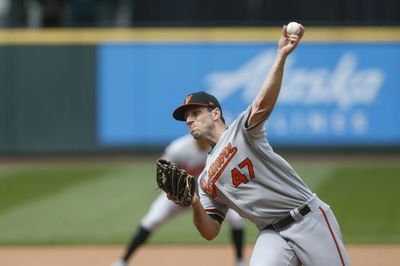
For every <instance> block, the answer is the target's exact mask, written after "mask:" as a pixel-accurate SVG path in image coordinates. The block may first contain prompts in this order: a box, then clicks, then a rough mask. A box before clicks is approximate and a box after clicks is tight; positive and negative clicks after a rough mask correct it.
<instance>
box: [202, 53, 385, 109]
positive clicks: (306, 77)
mask: <svg viewBox="0 0 400 266" xmlns="http://www.w3.org/2000/svg"><path fill="white" fill-rule="evenodd" d="M275 54H276V52H275V49H269V50H266V51H265V52H263V53H261V54H259V55H257V56H256V57H254V58H252V59H250V60H249V61H248V62H247V63H246V64H244V65H242V66H241V67H239V68H238V69H236V70H233V71H231V72H211V73H210V74H209V75H207V76H206V78H205V82H206V85H207V87H208V88H209V92H210V93H211V94H213V95H215V96H216V97H217V98H218V99H220V101H224V99H226V98H228V97H229V96H230V95H232V94H233V93H235V92H236V91H238V90H241V89H242V90H243V91H242V96H243V99H244V100H245V101H246V102H251V101H252V100H253V99H254V98H255V96H256V95H257V93H258V91H259V89H260V87H261V85H262V83H263V81H264V79H265V76H266V73H267V72H268V70H269V69H270V68H271V66H272V64H273V62H274V59H275ZM294 62H295V59H294V57H289V58H288V60H287V62H286V69H285V78H284V80H283V84H282V88H287V89H282V91H281V94H280V96H279V102H280V103H281V104H291V105H295V104H305V105H313V104H335V105H337V106H338V107H339V108H340V109H341V110H342V111H346V110H347V109H348V108H351V107H352V106H353V105H356V104H365V105H367V104H370V103H371V102H373V101H374V100H375V99H376V97H377V95H378V93H379V90H380V89H381V88H382V85H383V82H384V79H385V77H384V73H383V70H381V69H379V68H378V67H376V68H373V67H370V68H364V69H359V68H357V64H358V58H357V56H356V55H355V54H354V53H351V52H348V53H345V54H343V55H342V56H341V57H339V58H338V60H337V63H336V66H335V67H334V69H330V68H328V67H327V66H324V65H321V66H318V67H314V68H311V67H307V68H306V67H294Z"/></svg>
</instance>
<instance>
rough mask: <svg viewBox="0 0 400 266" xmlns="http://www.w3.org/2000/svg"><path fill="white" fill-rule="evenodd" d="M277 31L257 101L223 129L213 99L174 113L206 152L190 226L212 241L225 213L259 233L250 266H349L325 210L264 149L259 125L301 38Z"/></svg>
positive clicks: (189, 100)
mask: <svg viewBox="0 0 400 266" xmlns="http://www.w3.org/2000/svg"><path fill="white" fill-rule="evenodd" d="M303 33H304V28H303V27H301V31H300V33H299V35H290V36H288V35H287V31H286V26H284V27H283V30H282V33H281V36H280V40H279V43H278V53H277V56H276V58H275V62H274V64H273V65H272V67H271V69H270V71H269V73H268V75H267V77H266V80H265V82H264V84H263V85H262V88H261V89H260V91H259V92H258V94H257V96H256V98H255V99H254V101H253V102H252V103H251V105H250V106H249V107H248V108H247V110H246V111H244V112H243V113H241V114H240V115H239V116H238V117H237V118H236V120H235V121H234V122H233V123H232V124H231V125H230V126H229V128H227V127H226V125H225V123H224V121H223V119H222V110H221V107H220V104H219V102H218V101H217V99H216V98H215V97H214V96H212V95H210V94H207V93H205V92H199V93H193V94H191V95H188V96H187V97H186V99H185V102H184V104H183V105H181V106H179V107H178V108H177V109H176V110H175V111H174V113H173V116H174V118H175V119H177V120H181V121H186V123H187V126H188V129H189V131H190V133H191V134H192V136H194V137H195V138H196V139H205V140H207V142H208V143H209V144H210V145H211V147H212V150H211V151H210V152H209V155H208V158H207V164H206V167H205V169H204V171H203V172H202V173H201V175H200V176H199V184H200V186H201V188H200V189H199V196H200V198H199V197H198V196H196V195H195V196H194V198H193V200H192V210H193V222H194V224H195V226H196V227H197V229H198V231H199V232H200V234H201V235H202V236H203V237H204V238H206V239H208V240H211V239H213V238H215V237H216V236H217V235H218V233H219V231H220V228H221V223H222V221H223V220H224V218H225V214H226V212H227V210H228V209H229V208H232V209H234V210H235V211H237V212H238V213H239V214H240V215H241V216H242V217H244V218H247V219H249V220H250V221H252V222H253V223H254V224H255V225H256V226H257V228H258V229H259V230H260V233H259V235H258V238H257V241H256V243H255V246H254V250H253V253H252V256H251V262H250V265H251V266H267V265H268V266H270V265H300V264H303V265H306V266H310V265H315V266H319V265H324V266H337V265H349V263H350V262H349V258H348V255H347V253H346V250H345V247H344V244H343V241H342V235H341V232H340V229H339V225H338V223H337V221H336V219H335V216H334V214H333V212H332V211H331V209H330V207H329V206H328V205H327V204H326V203H324V202H323V201H321V200H320V199H319V198H318V197H317V196H316V195H315V194H313V193H312V192H311V190H310V189H309V188H308V186H307V185H306V184H305V183H304V182H303V181H302V179H301V178H300V177H299V175H298V174H297V173H296V172H295V170H294V169H293V168H292V167H291V166H290V165H289V164H288V163H287V162H286V161H285V160H284V159H283V158H282V157H281V156H279V155H278V154H276V153H275V152H274V151H273V150H272V148H271V146H270V145H269V143H268V141H267V139H266V135H265V131H264V123H265V121H266V120H267V118H268V117H269V115H270V114H271V112H272V110H273V108H274V106H275V103H276V100H277V98H278V95H279V91H280V87H281V83H282V78H283V70H284V64H285V61H286V57H287V56H288V55H289V54H290V53H291V52H292V51H293V50H294V49H295V48H296V46H297V44H298V42H299V41H300V39H301V38H302V36H303Z"/></svg>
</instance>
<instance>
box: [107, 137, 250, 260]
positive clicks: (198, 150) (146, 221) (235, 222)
mask: <svg viewBox="0 0 400 266" xmlns="http://www.w3.org/2000/svg"><path fill="white" fill-rule="evenodd" d="M209 150H210V146H209V145H208V143H207V142H206V141H204V140H195V139H194V138H193V137H192V136H191V135H186V136H183V137H180V138H178V139H176V140H175V141H173V142H172V143H171V144H170V145H168V147H167V148H166V150H165V152H164V155H163V158H165V159H167V160H169V161H171V162H174V163H176V164H177V165H178V166H180V167H181V168H183V169H185V170H186V171H187V172H188V173H189V174H191V175H193V176H198V175H199V174H200V173H201V172H202V170H203V169H204V165H205V162H206V158H207V153H208V151H209ZM184 210H187V209H185V208H182V207H179V206H178V205H176V204H175V203H173V202H171V201H170V200H168V199H167V197H166V194H165V193H164V192H163V193H161V194H160V195H159V196H158V198H157V199H156V200H155V201H154V202H153V204H152V205H151V207H150V209H149V211H148V212H147V214H146V215H145V216H144V218H143V219H142V221H141V223H140V226H139V228H138V229H137V231H136V233H135V234H134V235H133V237H132V240H131V242H130V243H129V245H128V246H127V248H126V251H125V253H124V255H123V256H122V258H121V259H120V260H119V261H116V262H114V263H113V264H112V266H125V265H127V263H128V261H129V259H130V257H131V256H132V255H133V253H134V252H135V251H136V250H137V248H138V247H140V246H141V245H142V244H144V243H145V241H146V240H147V239H148V237H149V236H150V234H151V233H152V232H153V231H154V230H155V229H156V228H157V227H159V226H160V225H161V224H163V223H165V222H166V221H168V220H169V219H171V218H172V217H174V216H175V215H177V214H179V213H182V211H184ZM227 222H228V223H229V225H230V227H231V228H232V231H231V232H232V233H231V234H232V235H231V236H232V241H233V244H234V247H235V254H236V264H237V266H245V265H246V264H245V262H244V260H243V226H244V225H243V219H242V218H241V217H240V216H239V215H238V214H237V213H236V212H234V211H229V212H228V215H227Z"/></svg>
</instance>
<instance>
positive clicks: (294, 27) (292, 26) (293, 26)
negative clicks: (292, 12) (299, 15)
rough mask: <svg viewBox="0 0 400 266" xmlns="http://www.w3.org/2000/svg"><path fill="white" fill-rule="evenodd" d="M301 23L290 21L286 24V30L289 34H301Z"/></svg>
mask: <svg viewBox="0 0 400 266" xmlns="http://www.w3.org/2000/svg"><path fill="white" fill-rule="evenodd" d="M300 30H301V28H300V24H299V23H297V22H290V23H289V24H287V26H286V31H287V33H288V35H292V34H295V35H299V34H300Z"/></svg>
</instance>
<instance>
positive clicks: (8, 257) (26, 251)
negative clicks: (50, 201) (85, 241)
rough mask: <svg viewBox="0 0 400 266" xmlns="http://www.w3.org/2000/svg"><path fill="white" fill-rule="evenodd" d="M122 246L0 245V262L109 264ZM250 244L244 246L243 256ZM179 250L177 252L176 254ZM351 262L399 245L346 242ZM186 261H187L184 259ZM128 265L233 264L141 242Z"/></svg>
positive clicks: (375, 260) (219, 250) (378, 263)
mask: <svg viewBox="0 0 400 266" xmlns="http://www.w3.org/2000/svg"><path fill="white" fill-rule="evenodd" d="M123 248H124V247H122V246H111V247H110V246H82V247H76V246H57V247H0V265H2V266H55V265H57V266H71V265H73V266H103V265H104V266H109V265H110V263H111V262H112V261H113V260H115V259H116V258H118V257H119V256H120V255H121V252H122V250H123ZM251 249H252V247H251V246H248V247H246V253H245V255H246V258H249V257H250V253H251ZM178 251H179V254H178ZM348 251H349V253H350V258H351V262H352V265H353V266H386V265H387V266H389V265H397V263H398V262H399V261H400V245H399V246H362V245H351V246H348ZM189 261H190V263H188V262H189ZM130 265H132V266H133V265H143V266H159V265H163V266H180V265H182V266H204V265H210V266H212V265H215V266H233V265H234V262H233V250H232V249H231V247H230V246H215V245H212V246H192V245H190V246H145V247H143V248H142V249H141V250H139V251H138V252H137V254H136V256H135V257H134V258H133V259H132V261H131V263H130Z"/></svg>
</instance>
